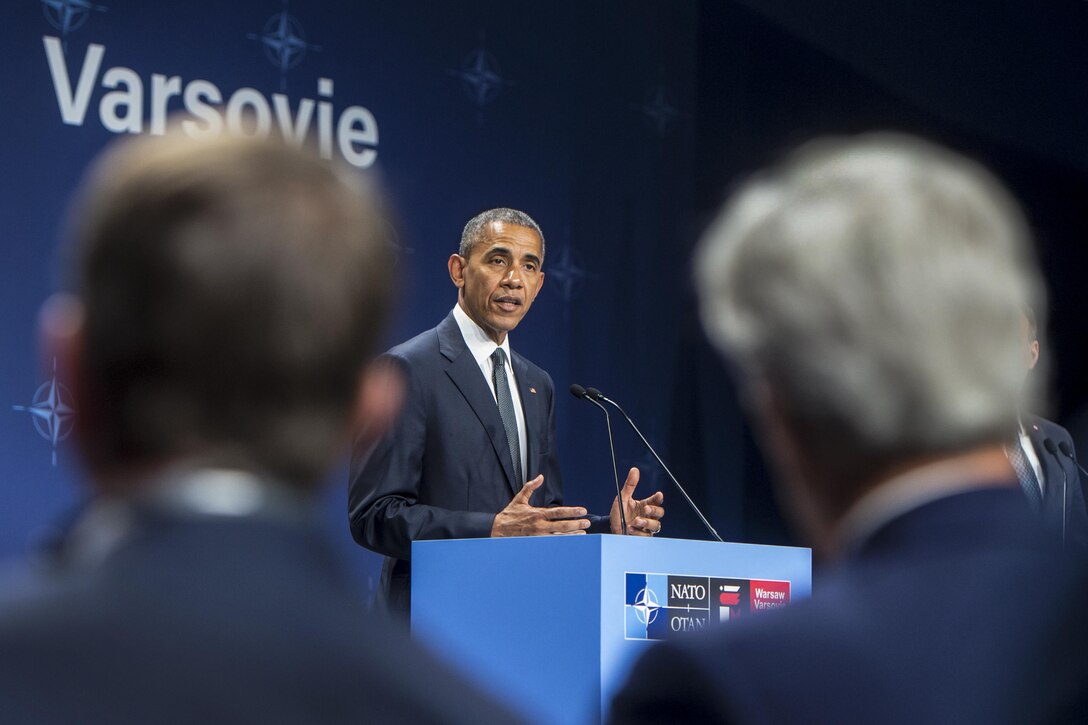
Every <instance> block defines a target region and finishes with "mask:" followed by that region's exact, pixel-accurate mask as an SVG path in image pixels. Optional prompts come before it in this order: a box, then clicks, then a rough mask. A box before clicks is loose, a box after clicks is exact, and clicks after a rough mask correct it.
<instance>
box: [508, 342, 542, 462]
mask: <svg viewBox="0 0 1088 725" xmlns="http://www.w3.org/2000/svg"><path fill="white" fill-rule="evenodd" d="M513 361H514V362H513V365H514V376H515V377H516V378H517V383H518V395H520V396H521V412H522V414H523V415H524V416H525V437H526V438H528V440H527V441H526V442H525V459H526V464H527V465H526V471H525V478H526V480H528V481H531V480H533V479H534V478H536V477H537V475H538V474H539V473H540V470H539V468H540V467H539V466H538V465H537V453H538V451H537V450H536V441H537V435H538V431H540V430H541V426H542V425H543V426H546V425H547V422H546V421H543V418H544V415H545V412H544V410H543V407H544V406H543V403H542V402H541V396H540V394H539V393H538V391H539V390H541V389H542V386H541V384H540V382H539V381H538V380H536V379H535V378H533V376H532V374H531V372H530V370H529V365H528V364H527V363H526V362H525V358H523V357H522V356H521V355H518V354H517V353H516V352H515V353H514V354H513ZM542 421H543V422H542Z"/></svg>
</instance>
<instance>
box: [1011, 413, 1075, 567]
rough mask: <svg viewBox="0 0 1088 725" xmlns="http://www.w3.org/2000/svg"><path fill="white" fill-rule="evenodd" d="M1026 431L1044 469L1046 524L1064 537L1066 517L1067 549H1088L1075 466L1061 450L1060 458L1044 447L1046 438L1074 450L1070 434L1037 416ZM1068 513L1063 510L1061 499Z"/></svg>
mask: <svg viewBox="0 0 1088 725" xmlns="http://www.w3.org/2000/svg"><path fill="white" fill-rule="evenodd" d="M1024 428H1025V429H1026V430H1027V433H1028V438H1030V439H1031V444H1032V447H1033V448H1035V453H1036V455H1038V456H1039V462H1040V463H1041V464H1042V468H1043V479H1044V486H1043V512H1042V513H1043V520H1044V521H1045V522H1046V524H1047V527H1048V528H1049V529H1050V530H1051V531H1053V532H1054V533H1055V534H1057V535H1059V536H1060V535H1061V533H1062V517H1063V515H1064V516H1065V540H1066V543H1067V545H1070V546H1079V547H1081V548H1082V549H1088V507H1086V506H1085V501H1084V488H1083V486H1082V484H1081V480H1080V471H1078V470H1077V466H1076V464H1075V463H1074V462H1073V461H1072V460H1071V459H1070V458H1069V457H1067V456H1065V455H1064V454H1062V453H1061V451H1060V450H1059V451H1058V453H1057V455H1054V454H1051V453H1048V452H1047V450H1046V447H1045V446H1044V445H1043V443H1044V441H1045V440H1046V439H1047V438H1050V439H1051V440H1053V441H1054V444H1055V445H1058V444H1060V443H1063V442H1064V443H1066V444H1068V445H1069V450H1071V451H1072V450H1073V439H1072V437H1070V435H1069V431H1067V430H1066V429H1065V428H1062V427H1061V426H1060V425H1058V424H1057V423H1053V422H1051V421H1049V420H1046V419H1045V418H1039V417H1037V416H1027V417H1025V419H1024ZM1063 496H1064V497H1065V510H1064V511H1063V510H1062V497H1063Z"/></svg>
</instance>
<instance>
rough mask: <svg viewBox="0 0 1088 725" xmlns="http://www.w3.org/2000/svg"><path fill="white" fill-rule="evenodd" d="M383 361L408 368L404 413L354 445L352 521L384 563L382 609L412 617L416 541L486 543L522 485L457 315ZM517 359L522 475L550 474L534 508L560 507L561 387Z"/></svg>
mask: <svg viewBox="0 0 1088 725" xmlns="http://www.w3.org/2000/svg"><path fill="white" fill-rule="evenodd" d="M386 356H387V357H388V358H389V359H390V360H392V361H394V362H395V363H397V364H398V365H399V367H400V368H401V369H402V370H403V371H404V375H405V379H406V381H407V390H406V395H405V403H404V409H403V411H402V413H401V415H400V418H399V420H398V421H397V423H396V424H395V425H394V427H393V429H392V430H391V431H390V432H389V433H388V434H387V435H386V436H385V438H384V439H383V440H382V441H380V442H379V443H378V444H377V445H375V446H371V447H369V448H366V449H364V448H361V447H360V446H356V448H355V451H354V455H353V456H352V464H351V474H350V482H349V492H348V515H349V520H350V524H351V533H352V535H353V536H354V537H355V540H356V541H357V542H358V543H360V544H362V545H363V546H365V547H367V548H368V549H371V550H373V551H376V552H378V553H380V554H384V555H385V556H386V557H387V558H386V561H385V564H384V566H383V569H382V589H383V591H384V592H385V597H386V606H387V607H388V608H389V609H391V610H393V611H400V612H407V611H408V608H409V604H410V586H411V585H410V572H411V564H410V559H411V553H412V541H415V540H417V539H421V540H422V539H461V538H483V537H487V536H490V535H491V526H492V524H493V523H494V519H495V514H497V513H498V512H499V511H502V510H503V509H504V508H506V506H507V504H509V503H510V499H512V498H513V497H514V494H515V493H517V492H518V491H520V490H521V488H522V486H523V485H524V484H525V481H515V480H514V471H513V463H512V461H511V460H510V453H509V450H510V449H509V448H508V447H507V443H506V431H505V430H504V429H503V425H502V419H501V418H500V417H499V409H498V406H497V405H496V403H495V397H494V396H493V395H492V393H491V389H490V387H489V386H488V384H487V380H486V379H485V378H484V376H483V374H481V372H480V367H479V365H478V364H477V363H476V360H475V359H474V358H473V357H472V354H471V352H469V350H468V346H467V345H466V344H465V340H464V338H463V337H462V335H461V330H460V328H459V327H458V326H457V321H456V320H455V319H454V317H453V314H452V313H451V314H450V315H448V316H447V317H446V319H444V320H443V321H442V322H441V323H440V324H439V325H438V327H436V328H434V329H432V330H427V331H426V332H424V333H422V334H421V335H418V336H416V337H414V338H412V339H411V340H409V341H407V342H405V343H403V344H401V345H398V346H397V347H394V348H393V349H392V350H390V351H389V352H388V353H386ZM512 360H513V366H514V377H515V379H516V380H517V385H518V393H519V395H520V396H521V404H522V408H523V409H524V414H525V429H526V433H527V437H528V441H527V449H528V455H527V458H528V465H527V467H526V471H525V478H526V481H528V480H532V479H533V478H535V477H536V476H537V475H538V474H544V484H543V485H542V486H541V487H540V488H539V489H538V490H537V491H536V492H535V493H534V494H533V498H532V500H531V504H532V505H533V506H539V507H551V506H559V505H562V502H563V492H562V480H561V478H560V473H559V460H558V458H557V456H556V439H555V388H554V386H553V385H552V380H551V377H549V376H548V374H547V373H546V372H544V371H543V370H541V369H540V368H538V367H537V366H536V365H534V364H533V363H531V362H529V361H528V360H526V359H525V358H524V357H522V356H521V355H519V354H517V352H514V353H513V356H512ZM596 525H597V526H598V527H600V526H602V522H601V521H599V520H598V521H596ZM603 525H604V526H605V527H606V526H607V521H604V522H603ZM604 530H607V528H605V529H604Z"/></svg>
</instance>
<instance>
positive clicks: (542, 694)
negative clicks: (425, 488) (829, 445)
mask: <svg viewBox="0 0 1088 725" xmlns="http://www.w3.org/2000/svg"><path fill="white" fill-rule="evenodd" d="M811 572H812V556H811V552H810V550H809V549H801V548H794V547H778V546H759V545H751V544H721V543H718V542H707V541H689V540H681V539H665V538H652V539H651V538H639V537H625V536H609V535H588V536H547V537H526V538H508V539H466V540H454V541H419V542H415V543H413V545H412V632H413V636H414V637H415V638H416V639H417V640H419V641H420V642H421V643H423V644H424V645H425V646H428V647H430V648H431V649H432V650H434V651H436V652H437V653H438V654H439V655H440V656H442V657H444V658H445V659H447V660H448V661H450V662H451V663H452V664H453V665H454V666H456V667H458V668H459V669H460V670H462V671H463V672H464V673H466V675H467V676H468V677H470V678H472V679H474V680H475V681H476V682H477V683H479V684H480V685H481V686H482V687H483V688H485V689H487V690H488V691H490V692H491V693H493V694H494V695H495V696H496V697H497V698H499V699H500V700H502V701H504V702H505V703H507V704H508V705H509V706H510V707H511V708H513V709H515V710H516V711H519V712H521V713H523V714H524V715H525V716H526V717H528V718H529V719H531V720H532V721H536V722H549V723H553V722H554V723H584V722H592V721H594V720H595V719H598V718H600V717H601V716H602V714H603V713H604V712H605V710H606V708H607V706H608V703H609V702H610V700H611V697H612V694H613V692H614V690H615V688H616V686H617V684H618V683H619V681H621V680H622V677H623V676H624V675H625V674H626V672H627V671H628V669H629V667H630V665H631V663H632V662H633V660H634V659H635V658H636V657H637V656H638V655H640V654H642V653H643V652H645V651H646V650H647V649H649V648H650V647H652V646H653V644H654V642H655V641H660V640H665V639H672V638H674V637H698V636H700V633H701V632H705V631H706V630H707V629H709V628H713V627H717V626H719V625H720V624H721V623H723V622H726V621H728V620H731V619H735V618H738V617H746V616H752V615H755V614H757V613H758V612H759V611H760V610H764V609H772V608H775V607H779V606H785V605H787V604H788V603H789V602H790V601H794V600H797V599H801V598H805V597H808V596H809V595H810V594H811V581H812V574H811Z"/></svg>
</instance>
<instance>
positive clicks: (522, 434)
mask: <svg viewBox="0 0 1088 725" xmlns="http://www.w3.org/2000/svg"><path fill="white" fill-rule="evenodd" d="M453 319H455V320H457V327H459V328H460V329H461V337H463V338H465V344H466V345H467V346H468V351H469V352H470V353H472V357H473V358H474V359H475V360H476V364H477V365H479V366H480V372H481V373H482V374H483V376H484V380H486V381H487V387H488V389H489V390H491V397H493V398H495V403H496V405H497V404H498V396H496V395H495V379H494V377H493V373H494V368H495V363H494V362H493V361H492V360H491V355H492V353H494V352H495V348H497V347H501V348H502V349H503V352H505V353H506V361H507V362H506V379H507V380H508V381H509V383H510V400H511V401H512V402H513V404H514V417H515V418H517V423H518V446H519V448H520V450H519V453H520V454H521V470H522V472H523V473H524V474H525V475H526V476H528V475H529V466H528V457H529V453H528V451H529V448H528V440H529V436H528V435H527V433H526V431H525V411H523V410H522V409H521V395H520V394H519V393H518V383H517V380H516V379H515V377H514V357H513V355H511V354H510V335H507V336H506V339H504V340H503V341H502V344H501V345H496V344H495V341H494V340H492V339H491V338H490V337H488V336H487V333H486V332H484V331H483V329H481V328H480V326H479V325H477V324H476V323H475V322H473V321H472V318H471V317H469V316H468V313H466V312H465V311H464V310H462V309H461V305H460V304H456V305H454V306H453ZM525 483H526V482H525V481H519V482H518V488H520V487H521V486H523V485H524V484H525Z"/></svg>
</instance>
